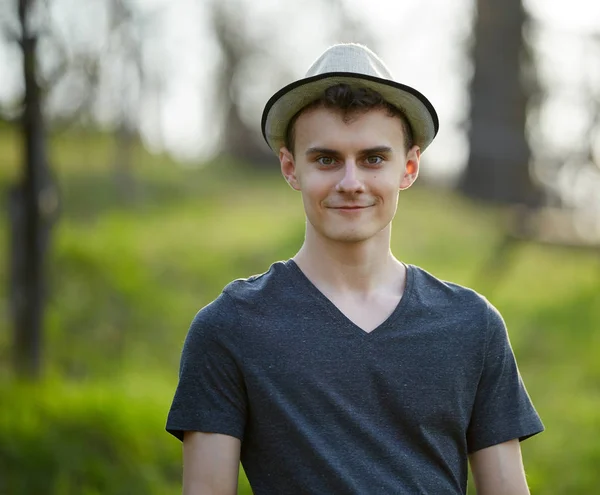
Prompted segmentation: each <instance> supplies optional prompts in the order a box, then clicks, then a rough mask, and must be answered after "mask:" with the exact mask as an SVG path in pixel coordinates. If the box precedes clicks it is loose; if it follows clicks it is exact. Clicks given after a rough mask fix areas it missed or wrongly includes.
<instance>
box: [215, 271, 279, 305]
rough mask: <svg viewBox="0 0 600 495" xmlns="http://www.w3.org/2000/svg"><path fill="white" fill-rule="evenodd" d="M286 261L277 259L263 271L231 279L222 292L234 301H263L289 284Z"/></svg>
mask: <svg viewBox="0 0 600 495" xmlns="http://www.w3.org/2000/svg"><path fill="white" fill-rule="evenodd" d="M288 263H289V262H286V261H277V262H275V263H273V264H272V265H271V266H270V267H269V269H268V270H267V271H265V272H263V273H258V274H255V275H251V276H249V277H246V278H238V279H236V280H233V281H232V282H230V283H229V284H227V285H226V286H225V287H224V289H223V294H225V295H226V296H227V297H229V298H230V299H231V300H232V301H233V302H234V303H236V302H259V301H264V300H265V298H266V297H267V298H268V297H272V296H273V295H275V294H278V293H281V291H282V290H283V289H285V288H286V285H289V284H288V283H287V282H288V281H289V280H288V277H287V274H288V271H289V267H288Z"/></svg>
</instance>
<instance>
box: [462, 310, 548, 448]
mask: <svg viewBox="0 0 600 495" xmlns="http://www.w3.org/2000/svg"><path fill="white" fill-rule="evenodd" d="M543 430H544V426H543V424H542V421H541V420H540V417H539V416H538V414H537V412H536V410H535V408H534V406H533V404H532V402H531V399H530V398H529V395H528V393H527V390H526V389H525V385H524V384H523V380H522V379H521V375H520V373H519V370H518V367H517V363H516V361H515V356H514V354H513V350H512V347H511V345H510V340H509V337H508V333H507V331H506V325H505V324H504V320H503V319H502V317H501V315H500V313H498V311H497V310H496V309H495V308H494V307H493V306H492V305H489V304H488V309H487V345H486V351H485V354H484V362H483V369H482V372H481V377H480V380H479V385H478V387H477V392H476V396H475V403H474V405H473V410H472V414H471V420H470V423H469V427H468V430H467V446H468V451H469V453H472V452H475V451H477V450H480V449H483V448H486V447H490V446H492V445H496V444H499V443H503V442H508V441H509V440H513V439H516V438H518V439H519V440H521V441H522V440H525V439H526V438H529V437H531V436H533V435H535V434H537V433H540V432H541V431H543Z"/></svg>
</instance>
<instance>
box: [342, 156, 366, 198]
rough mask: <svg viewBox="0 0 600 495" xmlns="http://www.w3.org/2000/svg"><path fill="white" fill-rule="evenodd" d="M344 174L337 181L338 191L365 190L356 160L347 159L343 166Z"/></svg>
mask: <svg viewBox="0 0 600 495" xmlns="http://www.w3.org/2000/svg"><path fill="white" fill-rule="evenodd" d="M343 173H344V175H343V176H342V177H341V179H340V181H339V182H338V183H337V186H336V191H337V192H341V193H359V192H363V191H364V184H363V183H362V181H361V180H360V177H359V171H358V168H357V166H356V162H355V161H354V160H346V163H345V165H344V168H343Z"/></svg>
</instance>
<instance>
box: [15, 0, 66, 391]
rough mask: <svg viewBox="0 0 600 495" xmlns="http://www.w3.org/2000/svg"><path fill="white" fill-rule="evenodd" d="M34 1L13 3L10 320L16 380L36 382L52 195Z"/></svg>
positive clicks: (54, 205)
mask: <svg viewBox="0 0 600 495" xmlns="http://www.w3.org/2000/svg"><path fill="white" fill-rule="evenodd" d="M34 1H35V0H18V13H19V21H20V25H21V39H20V43H21V48H22V53H23V77H24V82H25V98H24V109H23V114H22V117H21V121H22V135H23V151H24V153H23V157H24V161H25V163H24V173H23V176H22V181H21V183H19V184H18V185H16V186H15V187H13V189H12V191H11V194H10V198H9V201H10V207H9V215H10V225H11V230H12V232H11V233H12V244H11V245H12V253H11V272H12V273H11V303H12V315H13V320H14V366H15V371H16V373H17V375H18V376H20V377H23V378H30V379H36V378H39V376H40V375H41V371H42V348H43V345H42V342H43V339H42V335H43V315H44V299H45V259H46V253H47V251H48V244H49V236H50V228H51V219H52V217H53V215H54V214H55V212H56V210H57V206H58V205H57V203H58V202H57V197H58V196H57V192H56V189H55V187H54V185H53V183H52V180H51V176H50V171H49V168H48V162H47V153H46V138H45V133H44V122H43V117H42V104H41V91H40V87H39V85H38V81H37V75H36V43H37V37H36V36H35V35H33V34H32V33H31V32H30V31H31V29H30V25H31V19H30V14H31V10H32V6H33V3H34Z"/></svg>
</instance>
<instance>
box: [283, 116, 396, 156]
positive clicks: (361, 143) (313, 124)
mask: <svg viewBox="0 0 600 495" xmlns="http://www.w3.org/2000/svg"><path fill="white" fill-rule="evenodd" d="M309 112H310V113H309ZM309 112H307V114H306V115H301V116H300V118H298V121H297V122H296V129H295V131H296V145H300V144H301V145H302V147H303V148H305V149H308V148H331V149H338V148H340V147H348V145H350V144H351V145H353V146H352V147H353V148H357V149H370V148H375V147H388V148H392V149H393V148H395V147H398V146H401V145H403V140H404V134H403V128H402V123H401V121H400V120H399V119H397V118H394V117H392V116H389V115H388V114H387V112H386V111H385V110H368V111H365V112H353V115H351V118H346V116H345V114H344V112H342V111H339V110H331V109H326V108H323V109H310V111H309ZM298 151H300V150H298Z"/></svg>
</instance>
